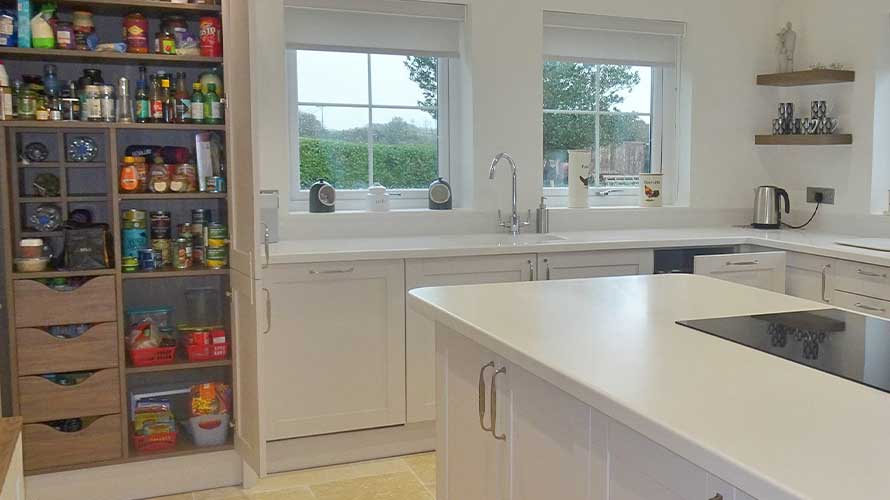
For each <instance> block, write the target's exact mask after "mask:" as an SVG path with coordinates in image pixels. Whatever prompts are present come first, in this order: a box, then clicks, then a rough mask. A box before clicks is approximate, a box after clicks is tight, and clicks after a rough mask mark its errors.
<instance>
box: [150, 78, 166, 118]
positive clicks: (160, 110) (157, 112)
mask: <svg viewBox="0 0 890 500" xmlns="http://www.w3.org/2000/svg"><path fill="white" fill-rule="evenodd" d="M148 101H149V105H150V106H151V108H150V109H151V117H150V121H151V122H152V123H163V122H164V92H163V91H162V90H161V80H160V79H159V78H158V77H157V76H156V75H152V77H151V87H150V88H149V90H148Z"/></svg>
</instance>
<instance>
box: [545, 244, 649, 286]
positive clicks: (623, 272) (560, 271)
mask: <svg viewBox="0 0 890 500" xmlns="http://www.w3.org/2000/svg"><path fill="white" fill-rule="evenodd" d="M653 265H654V262H653V254H652V251H651V250H616V251H612V250H600V251H595V252H568V253H548V254H538V279H539V280H564V279H576V278H603V277H607V276H635V275H640V274H652V272H653Z"/></svg>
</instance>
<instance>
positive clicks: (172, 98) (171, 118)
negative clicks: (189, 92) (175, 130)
mask: <svg viewBox="0 0 890 500" xmlns="http://www.w3.org/2000/svg"><path fill="white" fill-rule="evenodd" d="M161 88H162V89H163V91H164V123H175V122H176V95H175V93H174V92H173V89H171V88H170V79H169V78H165V79H163V80H161Z"/></svg>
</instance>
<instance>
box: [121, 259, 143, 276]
mask: <svg viewBox="0 0 890 500" xmlns="http://www.w3.org/2000/svg"><path fill="white" fill-rule="evenodd" d="M138 270H139V259H138V258H137V257H121V271H123V272H125V273H135V272H136V271H138Z"/></svg>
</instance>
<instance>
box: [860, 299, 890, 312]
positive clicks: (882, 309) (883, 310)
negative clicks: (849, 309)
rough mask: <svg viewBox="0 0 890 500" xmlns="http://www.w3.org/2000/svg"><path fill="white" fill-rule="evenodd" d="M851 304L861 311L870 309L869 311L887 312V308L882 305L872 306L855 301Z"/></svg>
mask: <svg viewBox="0 0 890 500" xmlns="http://www.w3.org/2000/svg"><path fill="white" fill-rule="evenodd" d="M853 305H854V306H856V307H858V308H859V309H862V310H863V311H871V312H879V313H886V312H887V310H886V309H884V308H883V307H872V306H869V305H866V304H863V303H862V302H857V303H855V304H853Z"/></svg>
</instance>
